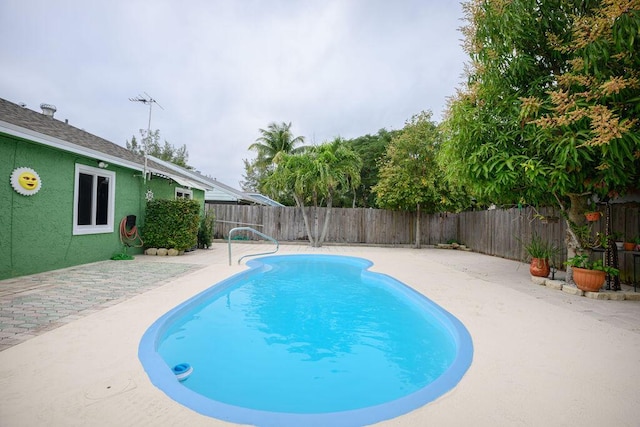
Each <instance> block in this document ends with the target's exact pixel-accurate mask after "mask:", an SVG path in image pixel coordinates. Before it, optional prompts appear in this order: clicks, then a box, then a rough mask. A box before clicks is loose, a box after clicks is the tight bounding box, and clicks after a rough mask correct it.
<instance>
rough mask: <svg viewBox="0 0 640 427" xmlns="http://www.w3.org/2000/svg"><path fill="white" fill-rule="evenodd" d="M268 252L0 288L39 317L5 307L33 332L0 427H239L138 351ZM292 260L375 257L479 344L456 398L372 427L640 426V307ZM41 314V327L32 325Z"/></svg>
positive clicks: (4, 397)
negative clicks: (183, 305) (191, 398)
mask: <svg viewBox="0 0 640 427" xmlns="http://www.w3.org/2000/svg"><path fill="white" fill-rule="evenodd" d="M271 247H272V246H270V245H266V244H265V245H256V244H243V243H237V244H236V243H234V244H233V255H234V265H232V266H229V265H228V252H227V245H226V244H223V243H216V244H214V245H213V247H212V249H209V250H199V251H195V252H191V253H187V254H185V255H184V256H180V257H149V256H138V257H136V260H134V261H105V262H102V263H95V264H89V265H87V266H83V268H79V267H73V268H71V269H64V270H58V271H56V272H49V273H44V274H42V275H34V276H28V277H25V278H19V279H10V280H5V281H0V303H4V302H6V301H8V300H11V301H17V300H18V299H20V301H21V302H24V301H27V302H30V303H32V306H33V304H34V303H35V304H36V305H35V307H38V308H36V309H35V310H31V309H29V310H27V309H24V308H23V307H18V308H16V307H17V305H16V304H13V305H11V304H9V305H7V304H4V305H0V318H9V317H12V318H18V317H20V316H22V318H23V320H25V321H24V322H23V323H20V324H18V323H15V326H16V328H15V329H10V328H5V329H10V331H8V332H7V331H6V330H5V332H2V330H1V329H0V333H3V334H5V335H7V334H9V335H10V334H13V336H9V338H8V339H11V340H13V341H8V342H10V344H9V343H8V344H6V345H5V346H4V347H0V349H3V350H2V351H0V425H2V426H87V425H91V426H182V425H189V426H230V425H233V424H229V423H226V422H224V421H220V420H216V419H212V418H207V417H204V416H202V415H199V414H197V413H195V412H193V411H191V410H189V409H187V408H185V407H183V406H181V405H179V404H178V403H176V402H174V401H173V400H171V399H170V398H168V397H166V396H165V395H164V394H163V393H162V392H161V391H160V390H158V389H157V388H155V387H154V386H153V385H152V384H151V383H150V381H149V379H148V377H147V375H146V373H145V372H144V370H143V368H142V366H141V364H140V362H139V360H138V357H137V351H138V344H139V341H140V338H141V336H142V334H143V333H144V332H145V331H146V329H147V328H148V327H149V326H150V325H151V324H152V323H153V322H154V321H155V320H156V319H157V318H158V317H160V316H161V315H162V314H164V313H165V312H167V311H169V310H170V309H171V308H173V307H174V306H176V305H177V304H179V303H180V302H182V301H184V300H186V299H188V298H190V297H191V296H193V295H195V294H196V293H198V292H200V291H202V290H204V289H206V288H207V287H209V286H211V285H212V284H215V283H218V282H219V281H221V280H222V279H224V278H227V277H229V276H230V275H232V274H235V273H237V272H240V271H242V270H244V269H245V268H246V267H245V266H244V262H243V265H240V266H238V265H237V264H236V261H235V260H237V259H238V257H239V256H242V255H244V254H247V253H255V252H261V251H267V250H270V248H271ZM292 253H322V254H339V255H349V256H359V257H363V258H367V259H369V260H371V261H373V263H374V265H373V267H372V268H371V270H373V271H377V272H381V273H386V274H388V275H391V276H393V277H395V278H396V279H398V280H400V281H402V282H404V283H405V284H407V285H410V286H412V287H413V288H415V289H416V290H418V291H419V292H421V293H423V294H425V295H426V296H427V297H428V298H430V299H431V300H433V301H434V302H435V303H437V304H439V305H440V306H441V307H443V308H444V309H446V310H447V311H449V312H450V313H452V314H453V315H454V316H456V317H457V318H458V319H460V321H462V322H463V323H464V324H465V326H466V327H467V329H468V330H469V332H470V334H471V336H472V338H473V343H474V360H473V363H472V365H471V367H470V368H469V370H468V372H467V373H466V375H465V376H464V377H463V379H462V380H461V381H460V383H459V384H458V386H457V387H455V388H454V389H453V390H452V391H451V392H449V393H447V394H445V395H444V396H442V397H440V398H439V399H437V400H436V401H434V402H432V403H430V404H428V405H425V406H423V407H421V408H419V409H417V410H415V411H412V412H410V413H408V414H406V415H403V416H401V417H398V418H395V419H392V420H388V421H384V422H381V423H379V424H376V425H379V426H418V425H427V424H428V425H441V426H467V425H473V426H496V425H510V426H512V425H519V426H573V425H579V426H603V425H620V426H637V425H639V423H640V421H639V420H640V301H628V300H627V301H615V300H612V301H603V300H594V299H589V298H585V297H580V296H577V295H571V294H568V293H566V292H562V291H557V290H554V289H551V288H548V287H545V286H539V285H535V284H533V283H532V282H531V279H530V276H529V273H528V266H527V265H525V264H522V263H519V262H514V261H509V260H504V259H500V258H494V257H489V256H485V255H481V254H477V253H472V252H463V251H455V250H443V249H421V250H416V249H409V248H379V247H361V246H349V247H347V246H326V247H323V248H310V247H308V246H306V245H281V246H280V250H279V252H278V254H292ZM108 273H111V274H108ZM96 282H97V283H98V285H99V288H98V290H96V286H95V283H96ZM62 294H64V295H66V296H64V295H63V297H61V296H60V295H62ZM87 300H90V301H92V302H91V303H86V301H87ZM52 301H53V302H52ZM45 302H48V303H49V304H45ZM38 304H40V305H38ZM42 304H44V305H42ZM43 312H44V313H45V316H44V317H45V318H44V319H43V318H42V317H37V316H35V314H33V313H40V314H42V313H43ZM19 315H20V316H19ZM47 316H48V317H47ZM56 316H57V317H56ZM29 317H33V321H32V322H28V321H27V320H28V319H29ZM0 323H1V322H0ZM44 323H48V326H47V325H45V324H44ZM20 325H22V326H20ZM29 325H32V326H29ZM20 327H23V328H24V329H26V330H25V331H22V330H21V329H19V328H20ZM5 335H1V336H2V337H4V336H5Z"/></svg>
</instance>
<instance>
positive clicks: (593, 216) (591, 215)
mask: <svg viewBox="0 0 640 427" xmlns="http://www.w3.org/2000/svg"><path fill="white" fill-rule="evenodd" d="M584 216H585V218H586V219H587V221H589V222H593V221H598V220H599V219H600V217H601V216H602V213H601V212H600V211H597V210H596V205H595V203H593V202H591V204H590V205H589V210H588V211H586V212H585V213H584Z"/></svg>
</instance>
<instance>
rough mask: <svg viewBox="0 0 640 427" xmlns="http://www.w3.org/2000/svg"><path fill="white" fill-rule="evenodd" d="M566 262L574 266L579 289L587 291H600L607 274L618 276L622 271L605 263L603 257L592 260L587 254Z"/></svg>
mask: <svg viewBox="0 0 640 427" xmlns="http://www.w3.org/2000/svg"><path fill="white" fill-rule="evenodd" d="M565 264H566V265H570V266H571V267H572V268H573V281H574V282H575V283H576V286H577V288H578V289H580V290H582V291H585V292H598V291H600V288H602V285H603V284H604V280H605V279H606V276H607V274H608V275H610V276H617V275H618V273H619V272H620V271H619V270H618V269H617V268H614V267H609V266H606V265H604V263H603V262H602V259H597V260H595V261H590V260H589V256H588V255H586V254H582V255H576V256H574V257H573V258H569V259H568V260H567V261H566V262H565Z"/></svg>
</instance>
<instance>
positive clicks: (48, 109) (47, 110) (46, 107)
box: [40, 104, 57, 117]
mask: <svg viewBox="0 0 640 427" xmlns="http://www.w3.org/2000/svg"><path fill="white" fill-rule="evenodd" d="M40 108H42V114H44V115H45V116H47V117H53V114H54V113H55V112H56V111H57V108H56V106H55V105H51V104H40Z"/></svg>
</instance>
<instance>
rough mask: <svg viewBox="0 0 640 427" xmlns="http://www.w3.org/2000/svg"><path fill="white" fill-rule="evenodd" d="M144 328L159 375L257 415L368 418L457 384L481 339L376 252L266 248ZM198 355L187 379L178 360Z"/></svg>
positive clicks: (342, 420) (238, 418)
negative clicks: (391, 271) (376, 263)
mask: <svg viewBox="0 0 640 427" xmlns="http://www.w3.org/2000/svg"><path fill="white" fill-rule="evenodd" d="M247 265H248V266H249V267H251V268H250V269H249V270H247V271H244V272H242V273H239V274H237V275H235V276H232V277H230V278H229V279H227V280H224V281H222V282H221V283H219V284H217V285H216V286H213V287H211V288H209V289H208V290H206V291H204V292H202V293H201V294H199V295H197V296H195V297H193V298H191V299H190V300H188V301H186V302H185V303H183V304H180V305H179V306H178V307H176V308H174V309H173V310H171V311H170V312H168V313H167V314H165V315H164V316H162V317H161V318H160V319H158V320H157V321H156V322H155V323H154V324H153V325H152V326H151V327H150V328H149V329H148V330H147V331H146V333H145V334H144V336H143V338H142V340H141V342H140V346H139V351H138V354H139V358H140V360H141V362H142V364H143V366H144V368H145V370H146V372H147V374H148V375H149V378H150V379H151V381H152V382H153V384H154V385H155V386H156V387H158V388H160V389H161V390H162V391H163V392H164V393H166V394H167V395H168V396H169V397H171V398H172V399H174V400H176V401H178V402H179V403H181V404H183V405H185V406H187V407H189V408H191V409H193V410H195V411H197V412H200V413H202V414H204V415H208V416H212V417H215V418H219V419H223V420H227V421H231V422H236V423H243V424H253V425H259V426H279V427H286V426H300V425H305V426H312V425H318V426H325V425H331V426H332V427H337V426H360V425H367V424H372V423H375V422H378V421H382V420H385V419H389V418H393V417H396V416H398V415H401V414H404V413H406V412H409V411H411V410H413V409H416V408H418V407H420V406H423V405H424V404H426V403H428V402H430V401H432V400H434V399H436V398H437V397H439V396H441V395H442V394H444V393H446V392H447V391H449V390H450V389H452V388H453V387H454V386H455V385H456V384H457V383H458V382H459V381H460V379H461V378H462V376H463V375H464V373H465V372H466V371H467V369H468V367H469V366H470V364H471V360H472V355H473V345H472V341H471V337H470V336H469V333H468V332H467V330H466V328H465V327H464V326H463V325H462V324H461V323H460V322H459V321H458V320H457V319H456V318H455V317H453V316H452V315H451V314H449V313H447V312H446V311H445V310H443V309H442V308H440V307H439V306H437V305H436V304H435V303H433V302H432V301H430V300H429V299H427V298H425V297H424V296H422V295H421V294H419V293H417V292H415V291H414V290H412V289H411V288H409V287H407V286H406V285H404V284H402V283H401V282H399V281H397V280H395V279H393V278H391V277H389V276H386V275H383V274H378V273H373V272H370V271H368V268H369V267H370V266H371V265H372V263H371V262H370V261H368V260H364V259H361V258H354V257H343V256H332V255H289V256H269V257H263V258H258V259H254V260H252V261H249V262H248V263H247ZM186 363H188V364H190V366H191V367H192V368H193V373H192V375H191V376H189V377H188V378H187V379H186V380H184V381H182V382H180V381H178V380H177V379H176V375H175V374H174V373H173V372H172V367H174V366H176V365H178V366H180V367H181V368H182V367H184V364H186Z"/></svg>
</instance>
